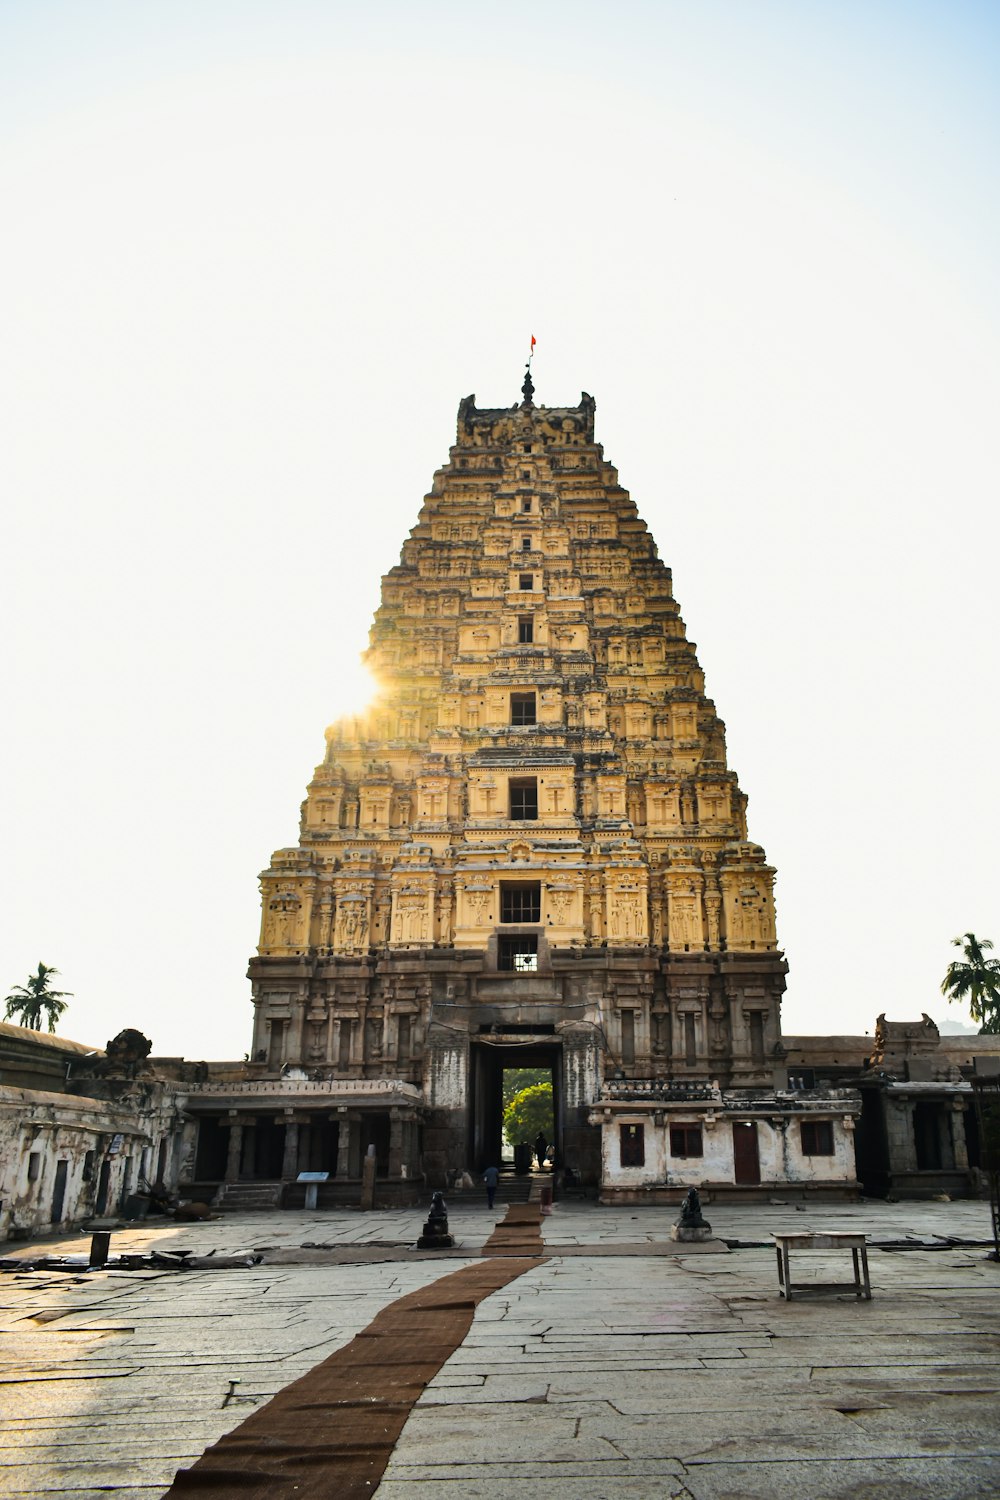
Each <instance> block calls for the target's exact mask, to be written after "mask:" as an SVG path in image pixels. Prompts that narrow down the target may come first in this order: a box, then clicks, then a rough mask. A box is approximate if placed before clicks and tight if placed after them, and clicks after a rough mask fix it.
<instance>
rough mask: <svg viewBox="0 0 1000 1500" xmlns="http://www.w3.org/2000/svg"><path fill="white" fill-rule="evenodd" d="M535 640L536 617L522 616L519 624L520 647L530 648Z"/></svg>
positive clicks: (518, 640) (518, 641) (518, 637)
mask: <svg viewBox="0 0 1000 1500" xmlns="http://www.w3.org/2000/svg"><path fill="white" fill-rule="evenodd" d="M534 639H535V617H534V615H522V616H521V618H520V619H519V620H518V622H517V643H518V645H519V646H530V645H531V643H532V641H533V640H534Z"/></svg>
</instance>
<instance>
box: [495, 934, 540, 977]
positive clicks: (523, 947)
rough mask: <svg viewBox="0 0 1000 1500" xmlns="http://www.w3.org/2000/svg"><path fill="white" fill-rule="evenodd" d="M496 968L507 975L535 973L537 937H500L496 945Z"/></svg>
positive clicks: (536, 965)
mask: <svg viewBox="0 0 1000 1500" xmlns="http://www.w3.org/2000/svg"><path fill="white" fill-rule="evenodd" d="M497 968H498V969H502V970H504V972H505V973H508V974H534V973H537V970H538V939H537V937H502V938H501V939H500V942H499V944H498V945H497Z"/></svg>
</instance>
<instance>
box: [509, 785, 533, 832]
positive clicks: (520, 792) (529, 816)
mask: <svg viewBox="0 0 1000 1500" xmlns="http://www.w3.org/2000/svg"><path fill="white" fill-rule="evenodd" d="M510 815H511V818H512V819H516V820H517V821H519V822H522V823H527V822H531V821H532V820H533V819H535V818H537V817H538V782H537V781H536V780H535V778H534V776H532V777H524V778H523V779H522V780H520V781H512V782H511V784H510Z"/></svg>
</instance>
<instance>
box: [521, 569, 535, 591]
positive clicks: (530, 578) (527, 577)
mask: <svg viewBox="0 0 1000 1500" xmlns="http://www.w3.org/2000/svg"><path fill="white" fill-rule="evenodd" d="M517 586H518V588H519V589H522V590H524V591H526V592H527V593H530V592H531V591H532V590H533V589H534V587H535V575H534V574H533V573H522V574H521V577H520V579H519V580H518V585H517Z"/></svg>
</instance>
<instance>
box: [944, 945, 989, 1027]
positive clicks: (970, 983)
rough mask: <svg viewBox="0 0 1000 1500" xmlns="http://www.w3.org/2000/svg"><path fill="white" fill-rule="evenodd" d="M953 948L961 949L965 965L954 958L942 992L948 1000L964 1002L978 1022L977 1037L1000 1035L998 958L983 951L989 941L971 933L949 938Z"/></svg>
mask: <svg viewBox="0 0 1000 1500" xmlns="http://www.w3.org/2000/svg"><path fill="white" fill-rule="evenodd" d="M951 941H952V946H953V947H955V948H961V950H962V952H963V953H964V954H965V962H964V963H960V962H959V960H958V959H955V960H954V961H953V962H952V963H950V964H949V965H948V972H947V973H946V974H945V976H944V979H943V980H942V981H941V993H942V995H947V997H948V999H949V1000H967V1001H968V1004H969V1013H970V1014H971V1016H972V1019H973V1020H974V1021H978V1022H979V1023H980V1026H979V1035H980V1036H996V1035H998V1034H1000V959H996V958H987V957H986V951H985V950H986V949H987V948H992V947H993V944H992V943H991V942H990V940H989V939H988V938H982V939H980V938H977V937H976V934H975V933H974V932H967V933H965V935H964V937H957V938H952V940H951Z"/></svg>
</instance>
